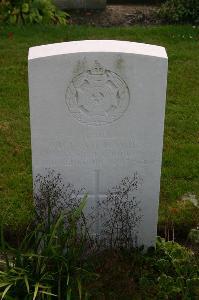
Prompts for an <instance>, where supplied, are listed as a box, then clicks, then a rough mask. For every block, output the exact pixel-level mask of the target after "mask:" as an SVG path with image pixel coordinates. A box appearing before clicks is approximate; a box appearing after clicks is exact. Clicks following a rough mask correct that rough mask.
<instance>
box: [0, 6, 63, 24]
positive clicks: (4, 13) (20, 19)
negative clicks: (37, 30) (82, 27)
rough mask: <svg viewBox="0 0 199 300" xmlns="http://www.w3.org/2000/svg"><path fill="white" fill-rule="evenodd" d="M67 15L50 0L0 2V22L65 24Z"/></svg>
mask: <svg viewBox="0 0 199 300" xmlns="http://www.w3.org/2000/svg"><path fill="white" fill-rule="evenodd" d="M67 17H68V14H67V13H65V12H63V11H61V10H59V9H58V8H57V7H56V6H55V5H54V4H53V2H52V0H17V1H13V0H2V2H1V3H0V22H5V23H8V24H29V23H30V24H32V23H45V24H50V23H53V24H58V23H60V24H66V23H67Z"/></svg>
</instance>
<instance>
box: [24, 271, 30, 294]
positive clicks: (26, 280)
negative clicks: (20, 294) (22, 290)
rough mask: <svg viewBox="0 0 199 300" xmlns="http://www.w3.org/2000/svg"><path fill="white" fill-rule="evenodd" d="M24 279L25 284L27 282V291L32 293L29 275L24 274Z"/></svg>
mask: <svg viewBox="0 0 199 300" xmlns="http://www.w3.org/2000/svg"><path fill="white" fill-rule="evenodd" d="M24 281H25V284H26V288H27V292H28V293H30V286H29V283H28V277H27V275H25V276H24Z"/></svg>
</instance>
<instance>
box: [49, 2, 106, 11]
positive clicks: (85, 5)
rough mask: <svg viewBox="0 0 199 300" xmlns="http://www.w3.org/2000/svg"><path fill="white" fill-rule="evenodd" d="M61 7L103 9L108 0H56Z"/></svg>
mask: <svg viewBox="0 0 199 300" xmlns="http://www.w3.org/2000/svg"><path fill="white" fill-rule="evenodd" d="M54 3H55V4H56V5H57V6H58V7H59V8H61V9H79V8H84V9H102V8H105V7H106V0H54Z"/></svg>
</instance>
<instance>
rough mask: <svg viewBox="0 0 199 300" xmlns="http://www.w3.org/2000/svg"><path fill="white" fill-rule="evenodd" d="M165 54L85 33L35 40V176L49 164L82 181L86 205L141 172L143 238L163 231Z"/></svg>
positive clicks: (74, 181)
mask: <svg viewBox="0 0 199 300" xmlns="http://www.w3.org/2000/svg"><path fill="white" fill-rule="evenodd" d="M166 82H167V55H166V52H165V49H164V48H162V47H159V46H153V45H147V44H141V43H132V42H123V41H106V40H100V41H80V42H68V43H60V44H52V45H44V46H38V47H33V48H30V51H29V93H30V113H31V139H32V166H33V177H34V178H35V176H36V175H37V174H38V173H42V172H43V171H44V169H45V168H50V169H53V170H55V171H57V172H59V173H61V174H62V176H63V178H66V179H67V182H68V181H69V182H70V183H72V184H74V185H75V186H78V187H84V188H86V190H87V191H88V193H89V201H88V207H91V206H95V205H96V204H95V203H96V201H97V200H102V199H103V198H104V197H105V196H104V195H105V193H106V192H107V190H108V189H111V188H112V187H114V186H116V185H118V184H119V183H120V181H121V179H122V178H124V177H126V176H129V177H131V176H133V174H134V173H137V174H139V176H140V178H141V179H142V186H141V188H140V189H139V190H138V191H137V195H136V197H137V200H138V201H140V206H141V212H142V220H141V223H140V226H139V233H138V244H139V245H142V244H143V245H145V246H151V245H154V242H155V238H156V231H157V219H158V204H159V189H160V174H161V160H162V148H163V129H164V114H165V99H166Z"/></svg>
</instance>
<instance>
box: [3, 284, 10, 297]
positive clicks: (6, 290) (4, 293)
mask: <svg viewBox="0 0 199 300" xmlns="http://www.w3.org/2000/svg"><path fill="white" fill-rule="evenodd" d="M11 286H12V284H10V285H8V286H7V288H5V290H4V291H3V294H2V296H1V300H2V299H3V298H4V296H5V295H6V294H7V292H8V291H9V289H10V288H11Z"/></svg>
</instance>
